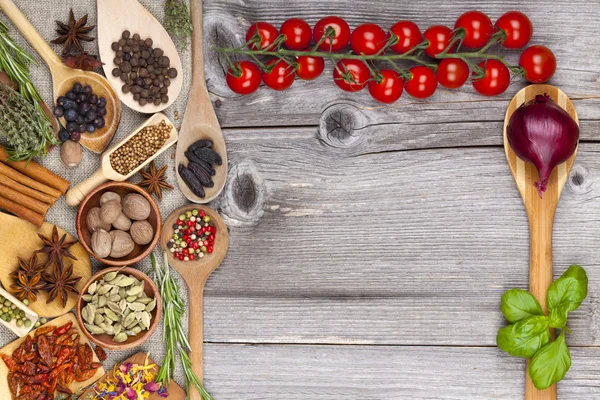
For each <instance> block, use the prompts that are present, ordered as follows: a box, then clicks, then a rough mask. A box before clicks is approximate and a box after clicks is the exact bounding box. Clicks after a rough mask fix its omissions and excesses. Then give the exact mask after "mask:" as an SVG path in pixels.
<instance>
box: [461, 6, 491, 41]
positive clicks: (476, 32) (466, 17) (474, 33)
mask: <svg viewBox="0 0 600 400" xmlns="http://www.w3.org/2000/svg"><path fill="white" fill-rule="evenodd" d="M454 29H463V30H464V38H463V45H464V46H465V47H468V48H470V49H480V48H482V47H483V46H485V45H486V44H487V42H488V41H489V40H490V38H491V37H492V35H493V34H494V26H493V25H492V21H491V20H490V17H488V16H487V15H486V14H484V13H482V12H481V11H467V12H466V13H464V14H463V15H461V16H460V17H458V19H457V20H456V24H455V25H454Z"/></svg>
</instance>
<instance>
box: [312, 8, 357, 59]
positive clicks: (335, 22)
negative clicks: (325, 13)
mask: <svg viewBox="0 0 600 400" xmlns="http://www.w3.org/2000/svg"><path fill="white" fill-rule="evenodd" d="M328 27H332V28H333V29H334V30H335V37H334V38H333V39H331V38H329V37H328V38H326V39H325V40H324V41H323V43H321V44H320V45H319V49H321V50H323V51H329V50H331V51H340V50H342V49H343V48H344V47H346V46H347V45H348V42H349V41H350V27H349V26H348V23H347V22H346V21H344V20H343V19H342V18H340V17H334V16H330V17H325V18H323V19H321V20H319V22H317V23H316V24H315V28H314V30H313V39H314V41H315V43H318V42H319V41H320V40H321V38H322V37H323V35H325V32H326V31H327V28H328Z"/></svg>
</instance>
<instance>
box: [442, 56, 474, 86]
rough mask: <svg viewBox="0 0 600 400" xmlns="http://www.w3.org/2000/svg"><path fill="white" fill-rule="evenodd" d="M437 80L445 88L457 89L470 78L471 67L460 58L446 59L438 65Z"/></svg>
mask: <svg viewBox="0 0 600 400" xmlns="http://www.w3.org/2000/svg"><path fill="white" fill-rule="evenodd" d="M437 78H438V81H439V82H440V85H442V86H443V87H445V88H448V89H457V88H459V87H461V86H462V85H464V84H465V82H466V81H467V79H468V78H469V66H468V65H467V63H466V62H464V61H463V60H461V59H460V58H444V59H443V60H442V62H441V63H440V65H438V70H437Z"/></svg>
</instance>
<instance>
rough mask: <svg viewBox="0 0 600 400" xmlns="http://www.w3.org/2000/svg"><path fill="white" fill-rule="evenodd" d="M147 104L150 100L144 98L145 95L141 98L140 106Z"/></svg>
mask: <svg viewBox="0 0 600 400" xmlns="http://www.w3.org/2000/svg"><path fill="white" fill-rule="evenodd" d="M146 104H148V100H146V99H144V98H143V97H142V98H141V99H140V106H142V107H143V106H145V105H146Z"/></svg>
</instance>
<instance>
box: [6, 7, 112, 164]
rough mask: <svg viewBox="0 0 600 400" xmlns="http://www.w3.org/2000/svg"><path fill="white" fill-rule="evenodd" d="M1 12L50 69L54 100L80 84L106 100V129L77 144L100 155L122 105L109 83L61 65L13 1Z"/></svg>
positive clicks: (110, 135) (93, 73)
mask: <svg viewBox="0 0 600 400" xmlns="http://www.w3.org/2000/svg"><path fill="white" fill-rule="evenodd" d="M0 8H2V10H3V11H4V13H5V14H6V15H7V16H8V18H10V20H11V21H12V22H13V23H14V24H15V26H16V27H17V28H19V30H20V31H21V33H22V34H23V36H24V37H25V39H27V41H28V42H29V43H31V45H32V46H33V48H34V49H35V51H37V53H38V54H39V55H40V56H41V57H42V59H43V60H44V61H45V62H46V64H48V68H50V73H51V74H52V82H53V86H54V98H55V99H56V98H58V97H59V96H63V95H64V94H65V93H67V92H68V91H69V90H71V88H72V87H73V84H74V83H75V82H79V83H81V84H82V85H90V86H91V87H92V90H93V91H94V93H95V94H96V95H98V96H99V97H104V98H105V99H106V102H107V105H106V112H107V113H106V116H105V117H104V119H105V121H106V125H105V126H104V128H102V129H98V130H97V131H96V132H94V133H84V134H82V135H81V140H80V143H81V145H82V146H84V147H87V148H88V149H89V150H91V151H93V152H94V153H101V152H103V151H104V149H106V147H108V145H109V143H110V141H111V140H112V138H113V136H114V134H115V132H116V131H117V127H118V126H119V121H120V119H121V102H120V101H119V99H118V97H117V95H116V93H115V92H114V90H113V88H112V87H111V86H110V83H108V81H107V80H106V79H105V78H104V77H103V76H102V75H100V74H97V73H95V72H89V71H82V70H80V69H73V68H69V67H67V66H66V65H64V64H63V63H62V62H61V60H60V58H59V57H58V56H57V55H56V53H54V51H53V50H52V49H51V48H50V46H49V45H48V43H46V41H45V40H44V38H42V36H40V34H39V33H38V32H37V31H36V29H35V28H34V27H33V25H31V23H30V22H29V21H28V20H27V18H25V16H24V15H23V13H22V12H21V11H20V10H19V9H18V8H17V6H16V5H15V4H14V3H13V2H12V0H0Z"/></svg>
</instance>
